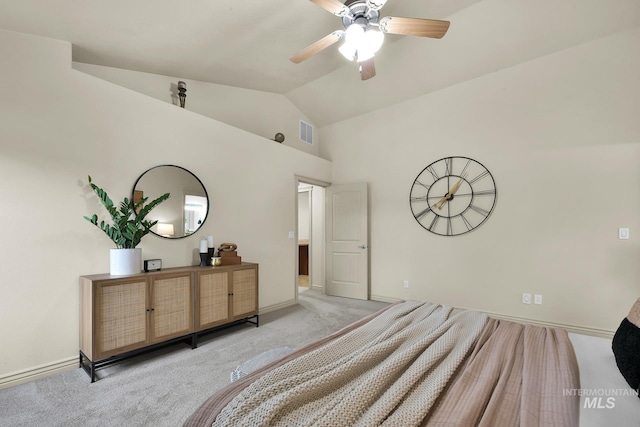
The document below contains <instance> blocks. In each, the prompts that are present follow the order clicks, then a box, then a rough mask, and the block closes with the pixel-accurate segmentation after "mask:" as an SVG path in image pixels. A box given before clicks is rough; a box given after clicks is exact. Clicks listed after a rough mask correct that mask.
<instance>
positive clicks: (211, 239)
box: [207, 236, 213, 248]
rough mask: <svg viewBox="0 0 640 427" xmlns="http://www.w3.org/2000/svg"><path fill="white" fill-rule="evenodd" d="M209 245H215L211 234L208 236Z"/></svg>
mask: <svg viewBox="0 0 640 427" xmlns="http://www.w3.org/2000/svg"><path fill="white" fill-rule="evenodd" d="M207 245H208V247H210V248H212V247H213V236H209V237H207Z"/></svg>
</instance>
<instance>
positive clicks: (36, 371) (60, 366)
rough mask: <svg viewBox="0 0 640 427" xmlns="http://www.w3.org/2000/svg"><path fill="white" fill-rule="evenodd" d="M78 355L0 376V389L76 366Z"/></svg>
mask: <svg viewBox="0 0 640 427" xmlns="http://www.w3.org/2000/svg"><path fill="white" fill-rule="evenodd" d="M78 363H79V362H78V356H75V357H70V358H68V359H63V360H59V361H57V362H52V363H48V364H45V365H40V366H37V367H35V368H29V369H25V370H23V371H18V372H14V373H11V374H7V375H3V376H1V377H0V390H3V389H5V388H9V387H13V386H16V385H19V384H24V383H27V382H29V381H34V380H37V379H40V378H44V377H48V376H50V375H54V374H58V373H60V372H64V371H69V370H71V369H75V368H78V366H79V365H78Z"/></svg>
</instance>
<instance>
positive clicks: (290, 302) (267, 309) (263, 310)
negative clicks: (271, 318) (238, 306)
mask: <svg viewBox="0 0 640 427" xmlns="http://www.w3.org/2000/svg"><path fill="white" fill-rule="evenodd" d="M296 304H297V303H296V300H294V299H290V300H288V301H284V302H281V303H278V304H274V305H269V306H267V307H260V309H259V310H258V314H260V315H263V314H265V313H269V312H271V311H276V310H279V309H281V308H285V307H289V306H291V305H296Z"/></svg>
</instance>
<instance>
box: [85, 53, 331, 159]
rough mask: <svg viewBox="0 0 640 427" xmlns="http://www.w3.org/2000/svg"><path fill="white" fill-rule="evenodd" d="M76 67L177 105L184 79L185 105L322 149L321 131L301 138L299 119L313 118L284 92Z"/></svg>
mask: <svg viewBox="0 0 640 427" xmlns="http://www.w3.org/2000/svg"><path fill="white" fill-rule="evenodd" d="M73 67H74V68H75V69H77V70H80V71H83V72H85V73H87V74H91V75H94V76H96V77H99V78H101V79H104V80H107V81H110V82H112V83H115V84H118V85H120V86H123V87H126V88H129V89H131V90H134V91H136V92H139V93H143V94H145V95H148V96H151V97H154V98H156V99H160V100H162V101H164V102H169V103H172V104H174V105H179V101H178V97H177V94H178V86H177V84H178V81H179V80H182V81H184V82H185V83H187V92H186V94H187V97H186V102H185V109H187V110H189V111H193V112H196V113H198V114H202V115H204V116H207V117H211V118H213V119H215V120H218V121H221V122H223V123H227V124H229V125H231V126H235V127H237V128H240V129H244V130H246V131H247V132H251V133H254V134H256V135H260V136H262V137H264V138H266V139H268V140H270V141H273V139H274V137H275V134H276V133H278V132H280V133H283V134H284V135H285V140H284V142H283V143H282V144H283V145H287V146H289V147H293V148H296V149H298V150H301V151H304V152H306V153H310V154H314V155H318V153H319V145H320V133H319V132H315V134H314V143H313V144H308V143H306V142H303V141H301V140H300V138H299V130H298V126H299V121H300V120H304V121H306V122H308V123H311V120H310V119H309V118H308V117H307V116H305V115H304V114H303V113H302V112H301V111H300V110H299V109H298V108H296V107H295V105H294V104H293V103H292V102H291V101H289V100H288V99H287V98H286V97H285V96H284V95H280V94H276V93H270V92H263V91H258V90H251V89H243V88H238V87H232V86H225V85H219V84H214V83H206V82H201V81H197V80H188V79H183V78H179V77H170V76H161V75H157V74H150V73H141V72H138V71H130V70H123V69H120V68H112V67H103V66H99V65H92V64H83V63H80V62H74V63H73ZM314 130H316V128H314ZM265 143H266V142H265ZM273 143H274V144H277V143H276V142H273Z"/></svg>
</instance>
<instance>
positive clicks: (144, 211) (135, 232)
mask: <svg viewBox="0 0 640 427" xmlns="http://www.w3.org/2000/svg"><path fill="white" fill-rule="evenodd" d="M87 177H88V179H89V185H90V186H91V189H92V190H93V192H94V193H95V194H96V195H97V196H98V198H99V199H100V202H101V203H102V206H104V208H105V210H106V211H107V212H108V213H109V215H110V216H111V221H112V225H109V224H106V223H105V222H104V220H102V221H100V224H98V220H99V218H98V215H97V214H93V215H92V216H91V217H87V216H85V217H84V219H86V220H87V221H89V222H90V223H92V224H93V225H95V226H96V227H98V228H100V229H101V230H102V231H103V232H104V233H105V234H106V235H107V236H108V237H109V238H110V239H111V240H112V241H113V242H114V243H115V244H116V247H118V248H130V249H133V248H135V247H136V246H138V244H140V240H141V239H142V237H144V236H146V235H147V234H149V233H150V232H151V227H153V226H154V225H155V224H156V223H157V222H158V221H147V220H145V219H144V218H145V217H146V216H147V215H148V214H149V212H151V210H152V209H153V208H155V207H156V206H157V205H159V204H160V203H162V202H164V201H165V200H167V199H168V198H169V193H165V194H163V195H162V196H160V197H158V198H157V199H155V200H153V201H151V202H150V203H148V204H147V205H145V202H146V201H147V198H146V197H145V198H142V199H141V200H140V201H139V202H138V203H136V204H135V205H134V204H133V201H131V200H129V199H128V198H126V197H125V198H124V199H123V200H122V202H120V203H119V207H120V209H117V208H116V205H114V203H113V201H112V200H111V198H110V197H109V195H108V194H107V192H106V191H104V190H103V189H102V188H100V187H98V186H97V185H95V184H94V183H93V181H92V179H91V176H90V175H88V176H87ZM136 212H137V213H136Z"/></svg>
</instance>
